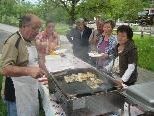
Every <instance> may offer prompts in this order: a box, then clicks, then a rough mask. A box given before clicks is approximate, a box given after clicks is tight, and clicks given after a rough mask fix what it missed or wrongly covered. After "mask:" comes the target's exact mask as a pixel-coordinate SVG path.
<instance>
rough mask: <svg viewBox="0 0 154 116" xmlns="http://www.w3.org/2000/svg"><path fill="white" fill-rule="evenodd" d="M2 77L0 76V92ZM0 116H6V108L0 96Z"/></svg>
mask: <svg viewBox="0 0 154 116" xmlns="http://www.w3.org/2000/svg"><path fill="white" fill-rule="evenodd" d="M2 79H3V78H2V76H0V90H1V88H2V84H1V83H2ZM0 116H6V107H5V105H4V103H3V101H2V99H1V96H0Z"/></svg>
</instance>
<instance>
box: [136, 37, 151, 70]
mask: <svg viewBox="0 0 154 116" xmlns="http://www.w3.org/2000/svg"><path fill="white" fill-rule="evenodd" d="M134 40H135V44H136V46H137V47H138V56H139V57H138V64H139V66H140V67H142V68H145V69H148V70H151V71H154V62H153V61H154V37H150V36H148V35H145V36H144V37H143V38H141V37H140V35H135V36H134Z"/></svg>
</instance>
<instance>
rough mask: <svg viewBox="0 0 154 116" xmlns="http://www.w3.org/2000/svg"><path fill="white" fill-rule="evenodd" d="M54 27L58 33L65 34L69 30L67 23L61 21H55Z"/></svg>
mask: <svg viewBox="0 0 154 116" xmlns="http://www.w3.org/2000/svg"><path fill="white" fill-rule="evenodd" d="M55 28H56V31H57V32H58V34H59V35H66V33H67V32H68V31H69V25H67V24H63V23H57V24H56V27H55Z"/></svg>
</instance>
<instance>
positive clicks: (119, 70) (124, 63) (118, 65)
mask: <svg viewBox="0 0 154 116" xmlns="http://www.w3.org/2000/svg"><path fill="white" fill-rule="evenodd" d="M117 38H118V45H117V46H116V48H115V57H116V59H115V62H114V66H113V72H114V73H115V74H117V75H118V76H120V77H121V79H118V80H117V82H118V83H119V84H120V85H122V84H124V85H127V86H130V85H133V84H135V82H136V81H137V75H138V74H137V49H136V46H135V44H134V41H133V39H132V38H133V31H132V29H131V28H130V27H129V26H126V25H122V26H119V27H118V29H117Z"/></svg>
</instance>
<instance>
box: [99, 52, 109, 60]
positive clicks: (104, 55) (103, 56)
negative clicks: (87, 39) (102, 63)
mask: <svg viewBox="0 0 154 116" xmlns="http://www.w3.org/2000/svg"><path fill="white" fill-rule="evenodd" d="M108 57H109V55H108V54H106V53H102V56H101V58H102V59H106V58H108Z"/></svg>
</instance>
